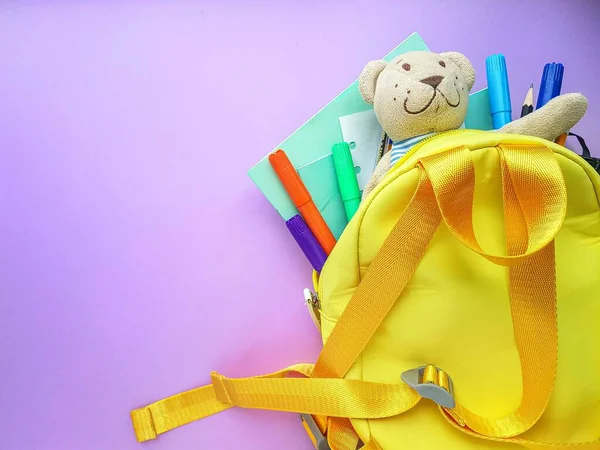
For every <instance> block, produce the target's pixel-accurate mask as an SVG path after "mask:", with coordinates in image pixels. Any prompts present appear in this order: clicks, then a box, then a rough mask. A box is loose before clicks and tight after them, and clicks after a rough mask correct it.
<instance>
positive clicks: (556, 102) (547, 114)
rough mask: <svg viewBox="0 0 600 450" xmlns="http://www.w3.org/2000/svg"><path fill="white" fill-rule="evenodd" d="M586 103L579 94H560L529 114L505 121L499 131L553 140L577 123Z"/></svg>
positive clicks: (584, 110) (585, 107)
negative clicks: (512, 120)
mask: <svg viewBox="0 0 600 450" xmlns="http://www.w3.org/2000/svg"><path fill="white" fill-rule="evenodd" d="M587 105H588V101H587V99H586V98H585V97H584V96H583V95H581V94H564V95H560V96H558V97H556V98H553V99H552V100H550V101H549V102H548V103H546V104H545V105H544V106H543V107H542V108H540V109H538V110H536V111H534V112H532V113H531V114H528V115H526V116H525V117H522V118H520V119H518V120H515V121H514V122H510V123H507V124H506V125H504V126H503V127H502V128H501V129H500V130H499V131H500V132H502V133H510V134H526V135H529V136H535V137H540V138H542V139H547V140H549V141H554V140H556V138H557V137H558V136H560V135H561V134H564V133H567V132H568V131H569V130H570V129H571V128H573V127H574V126H575V125H577V122H579V121H580V120H581V118H582V117H583V116H584V114H585V112H586V110H587Z"/></svg>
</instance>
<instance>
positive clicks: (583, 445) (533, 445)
mask: <svg viewBox="0 0 600 450" xmlns="http://www.w3.org/2000/svg"><path fill="white" fill-rule="evenodd" d="M440 411H441V412H442V415H443V416H444V418H445V419H446V420H447V421H448V422H449V423H450V424H451V425H452V426H453V427H454V428H456V429H458V430H460V431H462V432H463V433H465V434H468V435H469V436H471V437H474V438H479V439H484V440H487V441H494V442H504V443H506V442H508V443H511V444H515V445H518V446H520V447H523V448H527V449H530V450H600V439H597V440H595V441H588V442H577V443H572V444H559V443H554V442H536V441H530V440H528V439H522V438H517V437H512V438H496V437H490V436H483V435H481V434H479V433H476V432H474V431H471V430H469V429H468V428H465V427H464V426H462V425H460V424H458V423H456V420H455V419H454V418H453V417H452V416H451V415H450V414H449V411H446V410H444V408H440Z"/></svg>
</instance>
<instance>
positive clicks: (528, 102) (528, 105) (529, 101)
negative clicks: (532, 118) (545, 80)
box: [521, 83, 533, 117]
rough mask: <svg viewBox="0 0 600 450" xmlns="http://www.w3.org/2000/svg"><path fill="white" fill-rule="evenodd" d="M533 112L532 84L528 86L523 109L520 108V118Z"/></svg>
mask: <svg viewBox="0 0 600 450" xmlns="http://www.w3.org/2000/svg"><path fill="white" fill-rule="evenodd" d="M532 112H533V83H531V86H529V90H528V91H527V95H526V96H525V101H524V102H523V108H521V117H525V116H526V115H527V114H531V113H532Z"/></svg>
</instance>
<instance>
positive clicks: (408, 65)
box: [402, 63, 410, 72]
mask: <svg viewBox="0 0 600 450" xmlns="http://www.w3.org/2000/svg"><path fill="white" fill-rule="evenodd" d="M402 68H403V69H404V70H406V71H407V72H408V71H409V70H410V64H408V63H404V64H402Z"/></svg>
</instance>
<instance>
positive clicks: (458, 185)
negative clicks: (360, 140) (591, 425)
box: [422, 146, 566, 437]
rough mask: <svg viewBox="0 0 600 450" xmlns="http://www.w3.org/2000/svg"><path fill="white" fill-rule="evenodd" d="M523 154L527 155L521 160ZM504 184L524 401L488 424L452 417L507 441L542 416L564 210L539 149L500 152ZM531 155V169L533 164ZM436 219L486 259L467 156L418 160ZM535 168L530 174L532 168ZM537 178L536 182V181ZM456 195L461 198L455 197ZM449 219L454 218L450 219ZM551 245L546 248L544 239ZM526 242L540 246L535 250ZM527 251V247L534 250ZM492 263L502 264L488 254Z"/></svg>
mask: <svg viewBox="0 0 600 450" xmlns="http://www.w3.org/2000/svg"><path fill="white" fill-rule="evenodd" d="M522 155H527V156H526V157H523V156H522ZM500 156H501V158H500V162H501V173H502V186H503V198H504V211H505V225H506V242H507V251H508V255H509V258H512V257H513V256H514V255H524V254H529V253H531V252H533V251H537V253H535V254H533V255H532V256H528V257H527V259H525V260H522V261H521V260H516V261H515V260H514V259H513V260H511V259H508V260H509V261H510V262H511V265H510V267H509V292H510V304H511V313H512V318H513V326H514V330H515V337H516V341H517V348H518V349H519V355H520V360H521V372H522V377H523V398H522V402H521V405H520V407H519V409H518V410H517V411H515V412H514V413H513V414H510V415H508V416H506V417H503V418H500V419H488V418H484V417H481V416H479V415H477V414H474V413H472V412H471V411H469V410H468V409H466V408H462V407H460V406H458V407H457V408H456V409H455V410H454V411H453V413H454V414H455V415H457V416H458V417H459V418H460V419H461V420H462V421H463V422H464V423H465V424H466V425H467V426H468V427H469V428H471V429H472V430H474V431H476V432H478V433H480V434H483V435H486V436H492V437H510V436H516V435H519V434H522V433H523V432H525V431H527V430H528V429H530V428H531V427H532V426H533V425H535V423H536V422H537V420H538V419H539V417H540V416H541V415H542V413H543V412H544V410H545V408H546V405H547V404H548V401H549V399H550V396H551V394H552V390H553V388H554V379H555V377H556V365H557V351H558V326H557V309H556V277H555V264H554V245H553V243H552V242H551V240H552V239H553V238H554V236H555V234H556V230H558V229H560V227H561V225H562V221H563V220H564V216H565V213H566V188H565V184H564V180H563V179H562V174H561V172H560V168H559V167H558V164H557V163H556V160H555V159H554V155H553V154H552V151H551V150H550V149H548V148H545V147H518V148H517V147H514V146H509V147H505V148H501V149H500ZM532 158H534V159H535V161H536V164H535V165H534V164H532ZM422 164H423V167H424V168H425V170H426V171H427V173H428V174H429V177H430V179H431V181H432V184H433V186H434V192H435V195H436V198H437V201H438V204H439V205H440V210H441V211H442V216H443V218H444V221H445V222H446V224H447V225H448V227H449V228H450V229H451V230H452V232H453V234H455V236H457V237H458V236H461V238H459V240H460V241H461V242H463V244H465V245H466V246H468V247H469V248H471V249H473V250H475V251H477V252H478V253H480V254H484V255H486V254H485V253H484V252H483V250H482V249H481V246H480V245H479V243H478V241H477V238H476V237H475V232H474V229H473V211H472V204H473V198H474V190H475V170H474V167H473V163H472V160H471V155H470V151H469V150H468V149H467V148H465V147H462V148H457V149H454V150H452V151H450V152H447V153H445V154H442V155H436V156H434V157H431V158H425V159H423V160H422ZM534 168H535V170H533V169H534ZM540 178H541V179H542V182H541V183H536V182H535V180H536V179H540ZM457 192H460V193H461V195H456V193H457ZM447 214H450V215H451V216H452V217H448V216H447ZM548 239H549V240H550V244H548V243H547V242H546V241H547V240H548ZM532 242H537V243H544V242H545V245H546V246H545V248H543V249H542V250H535V247H536V245H532ZM532 248H533V250H532ZM492 261H493V262H498V263H501V262H505V261H506V259H505V258H504V257H502V258H500V257H493V258H492Z"/></svg>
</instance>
